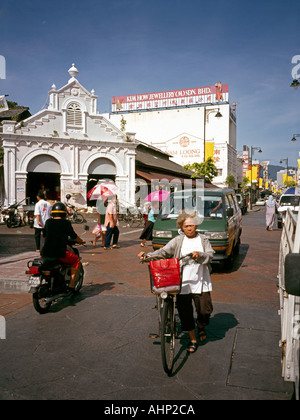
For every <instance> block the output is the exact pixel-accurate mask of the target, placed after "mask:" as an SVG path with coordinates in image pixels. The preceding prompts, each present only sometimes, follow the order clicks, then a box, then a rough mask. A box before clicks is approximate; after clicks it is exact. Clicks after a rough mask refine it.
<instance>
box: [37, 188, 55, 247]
mask: <svg viewBox="0 0 300 420" xmlns="http://www.w3.org/2000/svg"><path fill="white" fill-rule="evenodd" d="M36 198H37V200H38V201H37V203H36V205H35V206H34V216H35V218H34V224H33V227H34V238H35V248H36V252H40V249H41V237H42V233H43V228H44V226H45V223H46V220H48V219H49V218H50V217H51V204H50V203H48V201H46V200H45V196H44V193H43V192H42V191H39V192H38V195H37V197H36Z"/></svg>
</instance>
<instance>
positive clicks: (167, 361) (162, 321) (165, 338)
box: [142, 253, 193, 376]
mask: <svg viewBox="0 0 300 420" xmlns="http://www.w3.org/2000/svg"><path fill="white" fill-rule="evenodd" d="M192 255H193V254H192V253H191V254H188V255H184V256H182V257H181V258H170V259H163V258H161V257H148V256H147V254H144V256H143V259H142V262H143V263H144V262H146V263H149V273H150V287H151V292H152V293H153V294H155V295H156V306H155V308H156V309H157V310H158V336H159V337H160V339H161V341H160V345H161V358H162V364H163V369H164V371H165V372H166V373H167V375H168V376H171V374H172V371H173V366H174V356H175V344H176V338H177V327H176V318H175V312H176V295H177V294H178V293H180V291H181V282H182V267H183V266H184V265H185V263H184V259H185V258H187V257H191V256H192ZM180 260H182V265H181V267H180ZM157 261H161V263H160V264H159V265H157V264H152V262H157Z"/></svg>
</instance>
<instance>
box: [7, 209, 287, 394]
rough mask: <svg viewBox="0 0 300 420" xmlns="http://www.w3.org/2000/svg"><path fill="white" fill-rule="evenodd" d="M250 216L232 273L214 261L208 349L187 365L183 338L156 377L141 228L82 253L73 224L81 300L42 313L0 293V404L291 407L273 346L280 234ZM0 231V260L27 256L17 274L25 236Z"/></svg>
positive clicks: (23, 298)
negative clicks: (113, 246) (1, 323)
mask: <svg viewBox="0 0 300 420" xmlns="http://www.w3.org/2000/svg"><path fill="white" fill-rule="evenodd" d="M257 210H258V211H253V212H251V213H248V214H246V215H245V216H243V233H242V241H241V242H242V243H241V250H240V255H239V256H238V258H237V259H236V261H235V264H234V268H233V269H232V270H230V271H228V270H227V271H224V270H223V269H222V267H221V266H217V265H215V264H214V267H213V273H212V282H213V292H212V299H213V304H214V312H213V315H212V318H211V322H210V325H209V327H208V329H207V331H208V339H207V341H206V342H205V343H204V344H202V345H199V347H198V349H197V351H196V353H195V354H193V355H190V356H187V354H186V350H185V349H186V346H187V344H188V336H187V334H182V335H181V336H180V338H179V339H178V340H177V341H178V343H177V348H176V351H177V355H176V361H175V369H174V374H173V376H172V377H168V376H166V374H165V373H164V372H163V369H162V365H161V358H160V345H159V339H157V338H151V337H153V333H156V332H157V311H156V310H154V309H153V307H154V304H155V299H154V297H153V295H152V294H151V293H150V289H149V277H148V271H147V267H146V266H145V265H142V264H140V262H139V260H138V258H137V254H138V252H139V251H140V249H141V248H140V246H139V244H140V240H139V239H138V237H139V235H140V232H141V228H128V227H126V226H124V223H122V222H121V224H120V225H121V226H120V232H121V234H120V240H119V244H120V245H121V248H120V249H117V250H110V251H104V250H103V248H101V247H98V248H96V249H95V248H94V247H93V246H92V245H90V244H89V241H90V240H91V239H93V236H92V235H91V233H90V231H86V230H84V225H73V226H74V229H75V230H76V232H77V233H78V234H79V235H80V236H81V235H82V237H83V238H85V239H86V241H87V246H86V247H80V253H81V256H82V261H83V263H85V282H84V287H83V289H82V292H81V293H80V295H79V296H78V297H75V298H69V299H67V298H66V299H64V300H62V301H60V302H59V303H58V304H56V305H53V307H52V308H51V310H50V312H49V313H48V314H46V315H39V314H38V313H37V312H36V311H35V310H34V308H33V306H32V303H31V295H29V294H24V293H9V291H7V292H6V293H2V294H0V315H2V316H4V317H5V319H6V339H5V340H0V348H1V353H0V372H1V373H0V399H3V400H6V399H12V400H19V399H98V400H113V401H117V400H166V401H168V400H169V401H170V400H173V401H174V400H189V401H198V400H203V399H210V400H215V399H224V400H226V399H232V400H246V399H253V400H254V399H270V400H290V399H291V398H292V394H293V387H292V384H290V383H287V382H284V381H283V379H282V378H281V362H280V360H281V354H280V351H281V350H280V349H279V347H278V342H279V339H280V317H279V316H278V313H277V311H278V308H279V299H278V293H277V286H276V285H277V269H278V251H279V249H278V247H279V240H280V235H281V230H278V229H275V230H274V231H273V232H269V231H266V230H265V212H264V209H257ZM87 224H88V225H89V226H90V227H92V226H93V225H94V224H95V223H94V221H93V218H91V219H89V220H88V222H87ZM0 234H1V247H0V253H1V254H0V258H1V257H3V258H1V259H0V263H1V262H3V261H4V257H13V256H14V255H15V254H14V250H15V252H23V253H20V254H19V260H20V261H18V262H13V263H11V264H8V266H9V267H10V270H12V269H13V266H14V264H15V265H17V264H21V265H22V264H23V263H22V258H21V256H22V255H24V252H25V251H26V252H31V251H34V240H33V231H32V230H30V229H29V228H27V227H22V228H16V229H8V228H7V227H6V226H3V225H2V226H0ZM150 249H151V248H150V247H149V250H150ZM16 250H17V251H16ZM22 250H23V251H22ZM33 255H34V252H33ZM14 260H17V258H14ZM5 265H7V264H5ZM0 267H1V265H0ZM3 267H4V264H3ZM25 269H26V264H25V263H24V271H25ZM1 272H2V273H3V272H4V269H3V270H2V267H1ZM1 276H2V274H1V275H0V278H1ZM12 277H13V274H12ZM24 278H25V279H26V276H25V275H24Z"/></svg>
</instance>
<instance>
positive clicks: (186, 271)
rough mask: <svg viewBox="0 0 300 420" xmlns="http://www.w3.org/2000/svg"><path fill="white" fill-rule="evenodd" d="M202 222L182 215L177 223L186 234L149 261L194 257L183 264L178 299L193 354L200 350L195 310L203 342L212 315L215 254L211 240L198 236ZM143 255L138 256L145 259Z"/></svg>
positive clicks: (155, 253)
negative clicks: (212, 277) (211, 293)
mask: <svg viewBox="0 0 300 420" xmlns="http://www.w3.org/2000/svg"><path fill="white" fill-rule="evenodd" d="M199 223H200V219H199V218H198V216H197V215H196V213H195V212H193V213H192V212H191V213H187V212H185V211H183V212H182V213H181V215H180V216H179V217H178V219H177V222H176V224H177V227H178V228H180V229H181V230H182V232H183V233H184V234H182V235H179V236H176V237H175V238H173V239H172V240H171V241H170V242H168V243H167V245H165V246H164V247H163V248H161V249H158V250H157V251H154V252H150V253H149V252H148V253H147V255H148V256H149V257H153V256H161V257H165V258H180V257H182V256H183V255H187V254H190V253H191V254H192V257H188V258H186V260H187V261H186V260H185V261H184V262H183V264H184V265H183V271H182V288H181V292H180V294H179V295H177V309H178V313H179V317H180V321H181V327H182V330H183V331H188V333H189V337H190V343H189V345H188V348H187V351H188V352H189V353H194V352H195V351H196V350H197V338H196V333H195V330H196V329H195V321H194V308H193V302H194V304H195V308H196V312H197V327H198V337H199V340H200V341H201V342H202V341H204V340H205V339H206V331H205V326H206V325H208V323H209V318H210V315H211V313H212V311H213V305H212V301H211V296H210V292H211V290H212V284H211V279H210V271H211V270H210V261H211V260H212V257H213V254H214V250H213V249H212V247H211V245H210V242H209V240H208V239H207V238H206V237H205V236H204V235H201V234H198V233H197V232H196V228H197V226H198V224H199ZM144 254H145V253H144V252H140V253H139V254H138V257H139V258H143V255H144Z"/></svg>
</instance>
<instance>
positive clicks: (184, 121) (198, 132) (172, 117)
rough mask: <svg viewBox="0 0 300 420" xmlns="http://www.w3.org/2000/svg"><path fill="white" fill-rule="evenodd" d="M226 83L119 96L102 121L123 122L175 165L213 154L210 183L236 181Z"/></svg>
mask: <svg viewBox="0 0 300 420" xmlns="http://www.w3.org/2000/svg"><path fill="white" fill-rule="evenodd" d="M228 95H229V92H228V85H222V84H221V82H218V83H217V84H216V85H213V86H208V87H201V88H193V89H184V90H176V91H165V92H156V93H146V94H139V95H130V96H129V95H127V96H117V97H113V98H112V112H111V113H110V114H105V117H106V118H107V119H108V120H109V121H111V122H113V123H114V124H115V125H116V126H117V127H121V126H122V124H123V125H124V124H125V126H126V129H127V130H129V131H134V132H135V133H136V136H137V138H138V139H140V140H142V141H143V142H145V143H147V144H149V145H153V146H155V147H157V148H160V149H161V150H163V151H165V152H167V153H169V154H170V155H171V156H172V157H171V159H172V160H173V161H174V162H176V163H177V164H179V165H185V164H188V163H190V164H192V163H194V162H198V163H201V162H203V161H204V160H205V159H206V158H207V157H208V156H212V157H213V159H214V162H215V165H216V167H217V169H218V176H217V177H215V178H214V180H213V183H214V184H215V185H218V186H220V187H224V186H226V178H227V176H228V175H229V174H233V175H234V177H235V179H236V180H237V179H238V178H239V171H240V167H239V166H238V165H237V151H236V144H237V140H236V110H235V106H234V105H236V104H233V106H232V105H230V104H229V96H228Z"/></svg>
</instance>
